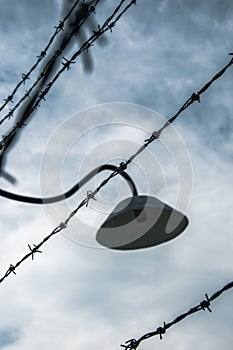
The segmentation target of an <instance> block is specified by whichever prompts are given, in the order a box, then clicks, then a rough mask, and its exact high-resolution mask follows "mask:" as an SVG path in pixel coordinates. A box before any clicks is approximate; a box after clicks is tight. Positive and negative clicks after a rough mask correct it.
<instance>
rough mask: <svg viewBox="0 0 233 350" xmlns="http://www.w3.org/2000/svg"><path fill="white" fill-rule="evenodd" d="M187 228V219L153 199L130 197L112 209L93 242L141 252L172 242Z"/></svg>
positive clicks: (108, 246) (141, 196) (112, 247)
mask: <svg viewBox="0 0 233 350" xmlns="http://www.w3.org/2000/svg"><path fill="white" fill-rule="evenodd" d="M187 225H188V218H187V217H186V216H185V215H184V214H182V213H181V212H179V211H178V210H176V209H174V208H172V207H170V206H169V205H168V204H166V203H164V202H162V201H160V200H159V199H157V198H155V197H151V196H143V195H140V196H139V195H134V196H133V197H131V198H126V199H124V200H123V201H121V202H120V203H119V204H118V205H117V206H116V207H115V209H114V210H113V212H112V213H111V214H110V215H109V217H108V218H107V219H106V220H105V221H104V223H103V224H102V225H101V227H100V229H99V230H98V232H97V234H96V240H97V242H98V243H99V244H101V245H102V246H104V247H107V248H111V249H116V250H134V249H142V248H148V247H152V246H155V245H158V244H162V243H165V242H167V241H169V240H171V239H174V238H175V237H177V236H178V235H180V234H181V233H182V232H183V231H184V229H185V228H186V227H187Z"/></svg>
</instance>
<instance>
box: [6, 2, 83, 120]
mask: <svg viewBox="0 0 233 350" xmlns="http://www.w3.org/2000/svg"><path fill="white" fill-rule="evenodd" d="M79 2H80V0H76V1H75V3H74V4H73V6H72V7H71V8H70V10H69V11H68V13H67V14H66V16H65V17H64V18H63V19H62V20H60V21H59V23H58V25H57V26H54V28H55V31H54V33H53V35H52V36H51V37H50V39H49V41H48V43H47V45H46V46H45V48H44V49H43V50H41V52H40V54H39V55H38V56H37V60H36V62H35V63H34V65H33V66H32V67H31V68H30V69H29V71H28V72H27V73H22V75H21V77H22V79H21V80H20V81H19V82H18V84H17V85H16V86H15V88H14V90H13V91H12V92H11V94H9V95H8V97H7V98H5V99H4V103H3V104H2V105H1V106H0V112H1V111H2V110H3V109H4V108H5V107H6V105H7V104H8V103H9V102H13V98H14V95H15V94H16V92H17V91H18V89H19V88H20V86H21V85H22V84H25V81H26V80H28V79H30V75H31V74H32V72H33V71H34V70H35V69H36V68H37V66H38V65H39V63H40V62H41V61H42V60H43V59H44V58H45V57H46V54H47V51H48V50H49V48H50V47H51V45H52V43H53V42H54V39H55V38H56V37H57V35H58V34H59V33H60V32H61V31H63V27H64V25H65V23H66V21H67V20H68V19H69V17H70V16H71V14H72V13H73V11H74V10H75V8H76V7H77V5H78V3H79ZM8 117H9V116H5V117H4V118H3V119H1V120H0V125H1V124H2V123H3V122H4V121H5V120H6V119H8Z"/></svg>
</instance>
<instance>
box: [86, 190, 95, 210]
mask: <svg viewBox="0 0 233 350" xmlns="http://www.w3.org/2000/svg"><path fill="white" fill-rule="evenodd" d="M91 199H94V201H96V198H95V192H92V191H87V203H86V207H88V204H89V201H90V200H91Z"/></svg>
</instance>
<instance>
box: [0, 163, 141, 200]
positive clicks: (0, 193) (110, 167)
mask: <svg viewBox="0 0 233 350" xmlns="http://www.w3.org/2000/svg"><path fill="white" fill-rule="evenodd" d="M116 169H117V166H116V165H112V164H104V165H101V166H100V167H97V168H95V169H93V170H92V171H90V172H89V173H88V174H87V175H86V176H84V178H83V179H81V180H80V181H79V182H77V183H76V184H75V185H74V186H72V187H71V188H70V189H69V190H67V191H66V192H64V193H62V194H59V195H56V196H52V197H29V196H25V195H19V194H16V193H12V192H9V191H6V190H3V189H0V196H2V197H5V198H8V199H12V200H15V201H18V202H23V203H30V204H49V203H56V202H60V201H63V200H65V199H68V198H70V197H71V196H72V195H73V194H75V193H76V192H78V191H79V190H80V188H81V187H83V186H84V185H85V184H86V183H87V182H88V181H89V180H90V179H92V178H93V177H94V176H95V175H97V174H99V173H100V172H102V171H104V170H111V171H114V170H116ZM121 176H122V177H123V178H124V179H125V180H127V182H128V184H129V186H130V189H131V191H132V193H133V195H134V196H136V195H137V194H138V192H137V188H136V186H135V184H134V182H133V180H132V178H131V177H130V176H129V175H128V174H127V173H126V172H124V171H122V172H121Z"/></svg>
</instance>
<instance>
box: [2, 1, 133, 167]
mask: <svg viewBox="0 0 233 350" xmlns="http://www.w3.org/2000/svg"><path fill="white" fill-rule="evenodd" d="M99 1H100V0H96V2H95V5H96V4H97V3H98V2H99ZM125 2H126V0H121V1H120V3H119V4H118V6H116V8H115V9H114V11H113V13H112V15H110V16H109V17H108V18H107V20H106V21H105V22H104V24H103V25H102V26H100V25H98V29H97V30H93V34H92V35H91V36H90V37H89V39H88V40H86V41H85V42H84V43H83V44H82V45H81V46H80V48H79V49H78V50H77V51H76V52H75V53H74V54H73V55H72V56H71V58H70V59H67V58H65V57H63V62H61V63H62V68H61V69H60V70H59V71H58V72H57V73H56V74H55V76H54V77H53V78H52V79H51V80H50V82H46V86H45V88H44V89H42V90H41V91H40V92H37V93H36V94H35V95H34V97H33V99H32V100H31V102H30V103H29V105H28V106H27V107H26V109H25V111H24V114H23V116H22V117H21V118H20V120H19V121H18V122H17V123H16V124H15V125H14V126H13V127H12V129H11V130H10V131H9V132H8V134H7V135H3V136H2V139H1V140H0V151H1V156H0V170H1V171H2V169H1V168H2V164H3V158H4V157H5V156H6V153H7V150H8V149H9V147H10V146H11V145H12V142H13V140H14V138H15V135H16V134H17V133H18V132H19V131H20V129H21V128H22V127H24V126H26V123H25V122H26V121H27V120H28V118H29V117H30V116H31V115H32V113H33V112H34V111H35V110H36V109H37V108H38V107H40V102H41V101H42V100H45V96H46V95H47V94H48V92H49V91H50V89H51V88H52V86H53V85H54V84H55V82H56V81H57V79H58V78H59V77H60V76H61V74H62V73H63V72H64V71H65V70H68V71H69V70H70V69H71V65H72V64H74V63H75V61H74V60H75V59H76V58H77V57H78V56H79V55H80V54H81V53H83V52H84V51H88V49H89V48H90V47H91V46H93V45H94V42H95V41H96V40H97V39H98V38H99V37H100V36H102V35H103V34H104V33H105V32H107V31H112V28H113V27H114V26H115V25H116V23H117V22H118V21H119V19H120V18H121V17H122V16H123V14H124V13H125V12H126V11H127V10H128V9H129V8H130V7H131V6H132V5H133V4H134V5H135V4H136V1H135V0H131V1H130V2H129V3H128V5H126V6H125V7H124V8H123V10H121V11H120V9H121V7H122V5H123V4H124V3H125ZM94 10H95V7H94V6H92V7H91V10H90V11H91V12H93V11H94ZM119 11H120V12H119ZM118 12H119V14H118ZM74 31H75V30H74ZM72 35H74V32H72V33H71V34H70V37H71V36H72ZM59 55H60V53H59ZM43 76H44V73H43V72H42V74H41V76H40V77H39V78H38V81H39V80H40V79H41V78H43ZM36 84H37V82H36V83H35V84H34V85H36ZM34 85H33V88H34ZM29 95H30V92H27V93H26V94H25V96H26V97H29ZM26 97H25V98H26ZM23 98H24V97H23ZM11 112H12V110H11Z"/></svg>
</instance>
